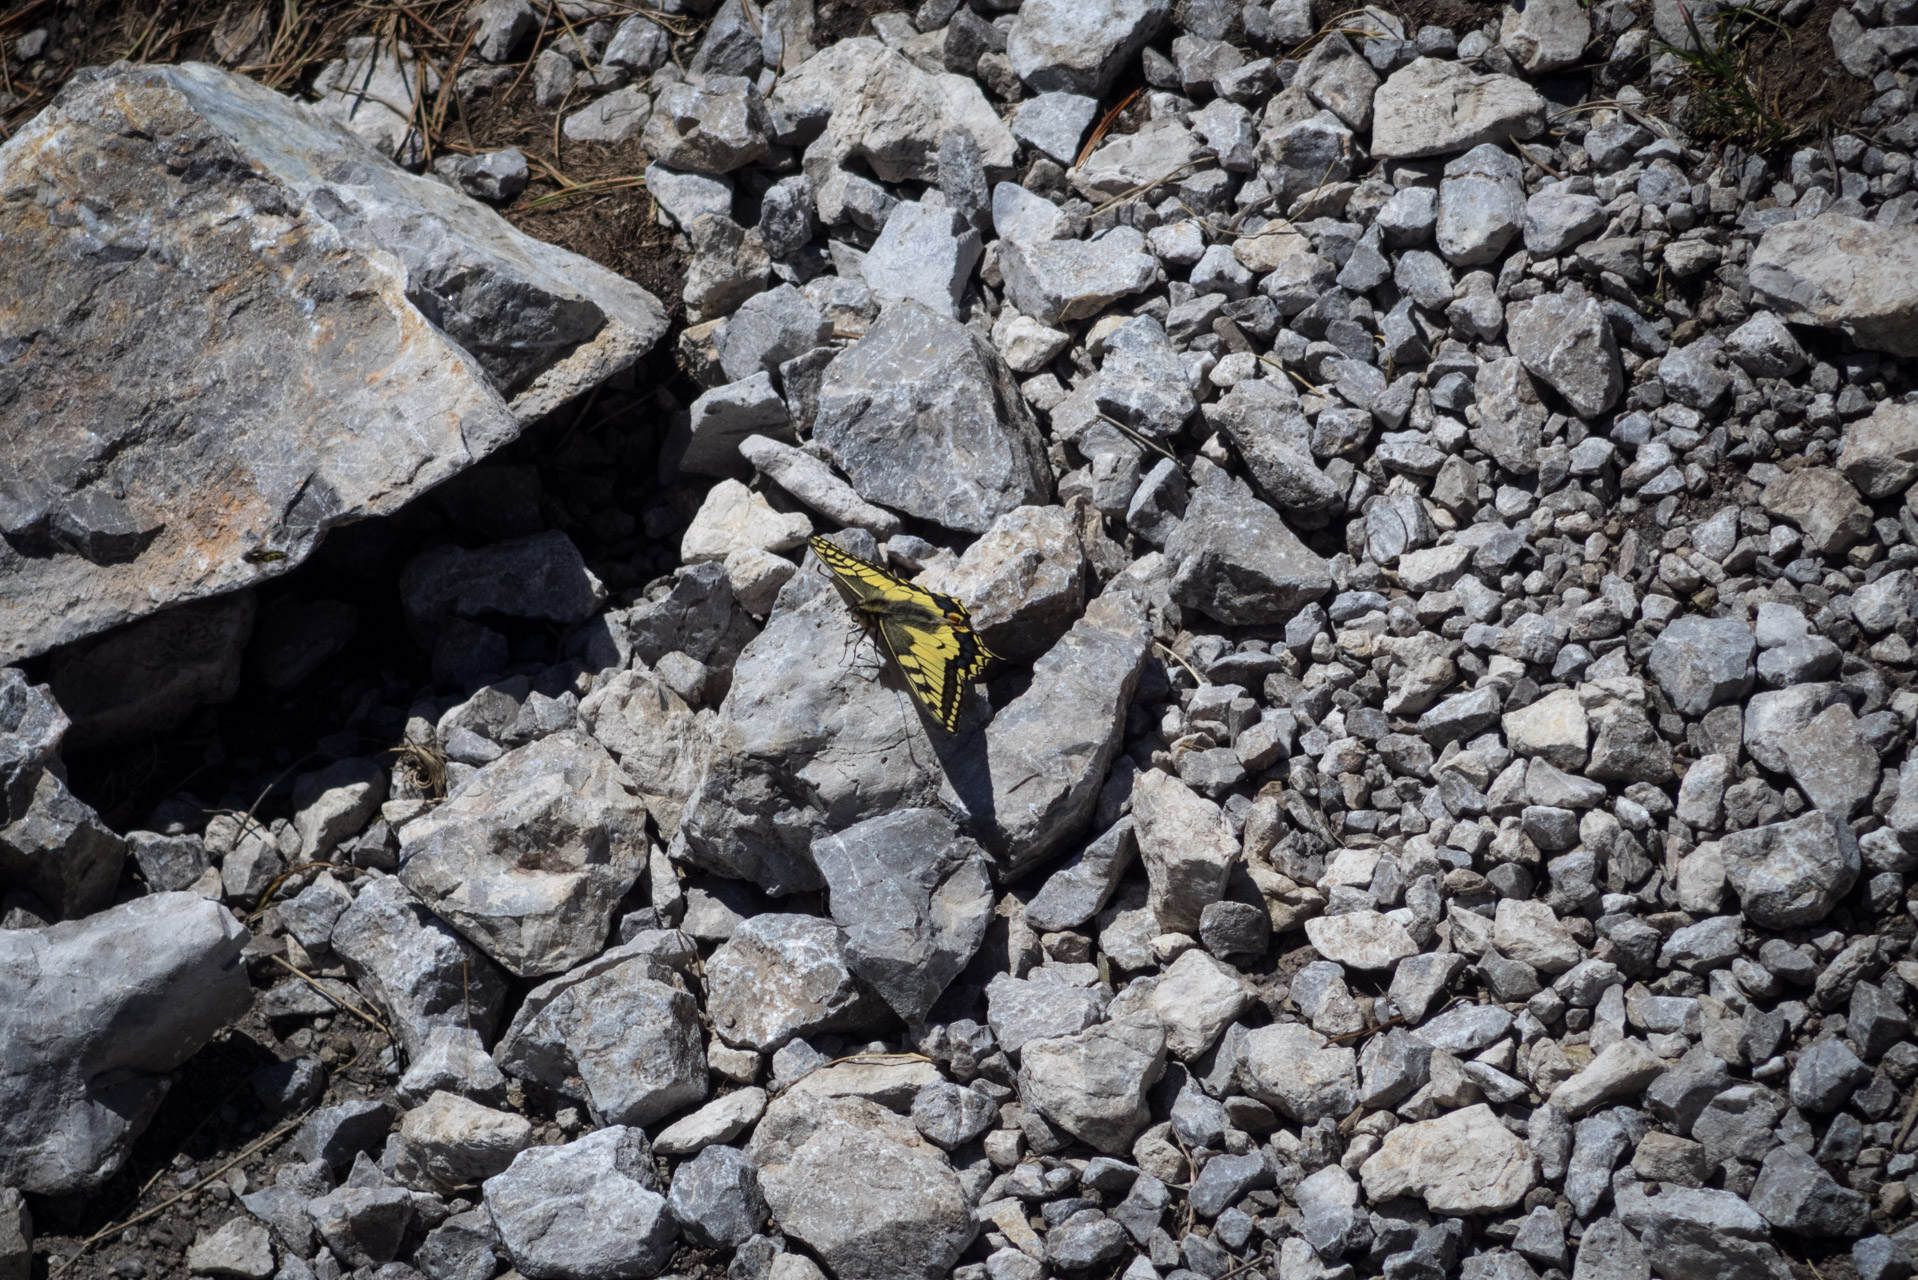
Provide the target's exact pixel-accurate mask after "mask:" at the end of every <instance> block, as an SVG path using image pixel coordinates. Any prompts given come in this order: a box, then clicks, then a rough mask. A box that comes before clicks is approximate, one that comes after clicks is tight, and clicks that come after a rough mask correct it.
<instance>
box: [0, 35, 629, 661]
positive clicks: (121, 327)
mask: <svg viewBox="0 0 1918 1280" xmlns="http://www.w3.org/2000/svg"><path fill="white" fill-rule="evenodd" d="M128 113H131V114H130V115H129V114H128ZM116 118H119V119H133V118H137V119H139V120H142V121H144V122H146V123H145V124H143V125H142V126H140V127H139V128H132V127H130V126H129V127H128V128H126V129H122V128H121V127H120V126H119V125H116V124H114V123H113V120H114V119H116ZM23 136H29V135H23ZM30 136H31V137H32V138H34V139H37V141H35V142H34V143H33V144H32V145H31V146H30V147H29V148H28V149H27V150H21V149H19V148H14V149H12V150H11V151H10V153H9V154H10V155H11V156H18V157H21V158H22V160H21V161H20V163H22V164H24V165H25V167H24V168H20V169H18V170H16V171H14V172H11V173H10V174H9V178H8V181H9V183H10V184H11V185H13V186H15V187H20V188H21V189H23V190H33V191H36V192H39V193H40V194H39V196H38V197H37V198H36V199H35V200H33V201H29V202H28V203H27V204H24V205H20V206H18V211H19V212H20V213H21V216H28V215H26V214H25V212H24V211H26V210H28V209H44V208H50V207H52V206H54V205H56V204H58V203H60V202H61V201H62V200H65V199H67V198H69V197H68V196H67V195H65V194H63V193H65V192H68V191H70V190H75V189H80V188H81V187H84V188H85V189H86V190H88V191H91V192H93V193H95V194H96V195H99V196H101V197H102V198H106V199H109V200H110V203H111V206H112V210H113V212H111V213H102V214H101V215H99V217H97V218H95V220H94V221H93V224H92V229H91V230H83V229H82V228H81V227H79V226H78V225H77V224H76V225H67V224H65V223H63V222H60V221H59V220H52V221H49V220H46V219H44V218H41V219H40V221H39V222H38V223H37V224H35V225H33V226H28V225H22V226H20V227H17V228H15V229H14V230H15V231H16V232H17V233H18V234H17V235H14V234H12V233H10V238H11V239H15V240H17V241H18V244H17V245H16V254H15V256H16V258H19V255H22V254H26V255H29V256H31V255H32V254H33V253H36V252H40V253H51V254H55V255H58V257H59V259H60V261H61V262H62V263H63V264H64V265H63V266H62V267H61V268H60V269H59V270H57V271H55V270H47V271H24V272H14V273H11V274H10V275H9V282H10V283H11V284H12V285H13V286H14V288H13V290H12V292H11V293H10V295H9V296H8V299H7V310H8V312H9V313H10V314H18V315H27V314H42V315H45V314H61V313H62V311H61V309H60V308H59V307H58V306H57V305H53V304H50V303H48V302H46V301H43V300H40V299H39V296H38V292H37V291H38V290H39V289H41V288H42V287H45V288H55V287H58V288H70V287H79V286H78V285H77V284H76V281H77V280H78V277H76V276H75V275H74V272H75V271H76V270H78V271H82V272H83V273H84V272H86V271H92V272H94V273H95V275H96V276H97V277H98V278H97V280H96V281H95V283H93V284H91V285H88V286H86V288H88V290H89V291H90V292H92V293H93V295H94V296H95V297H96V298H97V299H98V300H99V301H100V303H101V309H98V310H95V311H92V312H90V313H89V314H90V315H91V316H92V317H93V319H92V320H91V321H81V320H76V321H75V322H74V323H75V324H76V325H77V326H78V327H77V328H73V329H72V330H70V331H68V330H64V329H62V328H59V327H56V328H54V329H51V330H47V331H45V332H42V333H41V334H40V335H39V336H38V338H37V339H36V340H35V341H34V342H33V344H32V355H31V357H30V358H29V359H28V361H27V363H26V364H25V365H19V364H18V363H17V362H16V368H15V375H16V377H17V378H19V379H23V381H22V382H21V384H20V389H19V391H18V393H17V394H16V397H15V400H14V405H15V412H13V413H12V414H11V415H10V416H9V419H8V422H9V424H13V425H17V426H18V428H19V429H21V430H26V429H31V430H32V431H33V432H34V433H35V435H34V438H35V439H36V440H37V441H38V442H39V444H38V445H37V446H36V447H35V448H34V449H33V450H31V451H26V450H23V449H21V448H19V447H17V443H18V442H14V443H13V444H12V445H10V446H9V447H0V455H4V456H5V457H6V458H7V459H8V461H6V462H0V495H4V496H0V531H3V532H4V535H5V540H4V541H0V582H4V583H5V587H4V588H0V635H4V636H5V637H6V640H5V641H4V642H0V660H11V659H15V658H19V657H22V656H26V655H28V654H33V653H39V652H43V651H45V650H46V649H48V648H49V647H51V646H53V645H55V644H61V643H66V642H69V641H72V640H74V639H77V638H79V637H82V636H85V635H89V634H92V633H94V632H97V631H100V630H103V629H105V628H106V627H109V626H113V625H116V624H118V623H121V622H125V621H128V620H130V619H133V618H136V617H140V616H143V615H145V614H147V613H151V612H153V611H155V610H157V609H159V608H161V607H162V606H165V605H168V604H173V603H177V602H180V601H184V600H192V599H197V598H203V597H207V596H211V595H216V594H220V593H223V592H228V591H232V590H234V589H236V588H238V587H241V586H244V585H246V584H248V583H250V582H253V581H257V580H259V579H261V578H265V577H271V576H275V575H278V574H280V573H284V572H286V571H287V570H289V569H292V568H293V567H295V566H297V565H298V564H299V563H301V562H302V561H304V560H305V559H306V558H307V556H308V555H310V554H311V552H312V550H313V548H314V547H315V546H316V545H317V544H318V543H319V541H320V539H321V537H322V536H323V535H324V534H325V532H326V531H327V530H328V529H329V528H331V527H333V526H335V525H337V524H341V523H344V522H346V521H348V520H352V519H358V518H362V517H365V516H373V515H383V514H387V513H389V512H391V511H394V510H397V509H398V508H399V506H401V505H402V504H403V503H405V502H406V501H407V500H408V499H410V498H411V497H413V496H414V495H416V494H418V493H420V492H423V491H425V490H426V489H428V488H431V487H432V486H434V485H436V484H438V483H440V482H441V481H443V480H445V479H446V478H448V477H449V476H451V475H453V474H455V473H457V472H458V471H460V470H462V469H464V468H465V467H467V466H468V465H470V464H471V463H472V462H474V461H476V460H477V459H478V458H480V457H483V456H484V455H485V454H487V453H489V452H491V451H492V450H493V449H496V448H498V447H499V446H500V445H502V444H505V443H506V442H507V441H509V440H511V439H512V438H514V437H515V436H516V435H517V434H518V432H519V429H520V425H521V424H522V423H523V422H526V421H530V420H533V419H535V418H539V417H542V416H544V415H545V414H546V413H547V412H549V411H550V410H551V409H552V408H554V407H555V406H557V405H558V404H560V403H562V402H563V401H566V400H569V399H572V398H573V397H574V396H576V395H578V394H580V393H581V392H583V391H585V390H587V389H588V388H590V387H592V386H594V385H597V384H598V383H599V382H600V381H601V380H603V379H604V378H605V377H607V376H608V375H610V374H612V373H614V372H616V371H618V370H619V369H622V368H624V367H626V366H627V365H629V364H631V363H632V362H633V361H634V360H635V359H637V358H638V357H639V356H640V355H641V354H642V353H644V352H645V351H646V350H647V349H648V348H650V347H651V346H652V344H653V343H654V342H655V341H656V340H657V339H658V337H659V335H660V334H661V333H663V332H664V330H665V324H666V318H665V312H664V310H663V308H661V307H660V306H659V304H658V302H657V301H656V300H654V299H653V298H652V297H651V296H650V295H649V294H647V293H646V292H645V291H644V290H642V289H640V288H639V287H638V286H636V285H634V284H632V283H630V282H629V281H626V280H624V279H622V278H620V277H618V276H616V275H614V274H613V273H611V272H609V271H606V270H605V269H603V268H601V267H599V266H597V265H596V264H594V263H591V262H589V261H587V260H585V259H583V258H580V257H578V256H576V255H574V254H571V253H568V252H566V251H564V250H561V249H559V248H556V247H554V246H552V245H548V244H544V243H541V242H539V241H536V240H533V239H531V238H529V237H526V236H524V235H522V234H521V233H519V232H518V231H516V230H514V229H513V228H512V227H510V226H509V225H508V224H507V223H506V222H505V221H504V220H502V219H501V218H500V217H499V216H498V215H497V214H495V213H493V212H491V211H490V210H487V209H486V208H485V207H483V206H481V205H479V204H476V203H474V202H473V201H471V200H469V199H468V198H467V197H466V196H464V195H462V194H460V193H459V192H456V191H454V190H452V189H451V188H449V187H447V186H445V185H444V184H442V183H441V182H439V181H438V180H437V179H434V178H431V177H420V176H415V175H411V174H407V173H405V172H403V171H401V170H400V169H398V168H396V167H395V166H393V165H392V164H391V163H390V162H389V161H387V160H386V159H384V158H383V157H381V156H380V155H379V154H377V153H376V152H375V151H374V150H373V149H372V148H371V147H369V146H368V145H367V144H366V143H365V142H363V141H361V139H360V138H358V137H357V136H355V135H354V134H353V133H352V132H351V131H349V130H348V129H346V128H343V127H341V126H340V125H338V124H335V123H333V122H331V121H329V120H326V119H325V118H323V117H322V116H321V115H319V114H316V113H312V112H308V111H305V110H303V109H301V108H300V107H299V106H297V105H296V104H294V103H293V102H291V101H289V100H287V99H285V98H283V97H280V96H279V95H277V94H275V93H273V92H272V91H270V90H267V89H265V88H263V87H261V86H260V85H258V84H256V83H254V82H252V81H250V80H247V79H245V78H244V77H240V76H237V75H232V74H230V73H228V72H225V71H221V70H218V69H216V68H214V67H211V66H205V65H202V64H197V63H189V64H185V65H181V66H172V67H157V66H155V67H147V66H138V67H136V66H127V67H123V68H115V69H111V70H107V71H102V72H99V73H96V74H94V75H92V76H91V78H89V79H87V80H85V81H84V82H76V83H75V84H74V85H73V86H72V91H71V92H69V93H68V94H67V95H66V96H65V97H64V98H63V99H62V100H61V102H60V103H59V104H58V105H57V106H55V107H54V108H52V109H50V110H48V111H46V112H43V113H42V114H41V115H40V116H39V117H38V118H37V119H36V120H35V121H34V122H33V124H32V125H31V127H30ZM182 148H184V149H187V150H192V151H194V152H195V153H196V154H201V155H205V156H209V157H211V156H215V155H217V156H220V157H223V158H222V160H221V161H220V162H218V163H207V164H204V165H200V166H196V167H194V168H192V169H191V171H190V172H188V171H180V170H177V169H176V168H175V167H173V166H172V160H171V157H173V156H175V155H177V154H180V153H181V149H182ZM29 155H30V156H32V157H33V159H32V160H31V161H30V162H29V161H26V160H25V157H27V156H29ZM315 156H331V157H333V161H331V162H329V163H328V164H326V165H324V166H321V165H318V164H316V163H315V162H314V160H313V157H315ZM101 166H104V168H102V167H101ZM98 172H111V173H112V174H114V175H115V177H114V179H113V187H112V190H111V192H110V193H108V192H107V191H106V189H104V188H102V187H101V186H100V182H99V179H98V176H97V174H98ZM89 174H91V175H94V176H86V175H89ZM182 183H184V184H185V185H184V186H183V185H181V184H182ZM241 183H244V184H246V186H245V191H246V194H245V195H244V196H242V195H240V186H239V185H238V184H241ZM76 184H78V185H76ZM235 200H241V201H242V202H243V204H244V205H245V207H246V208H248V209H249V210H252V211H253V212H252V213H250V214H249V215H248V216H246V217H241V218H237V219H236V218H233V217H232V216H231V211H232V209H233V208H234V207H235V205H234V204H233V202H234V201H235ZM159 210H164V211H165V212H164V214H162V213H160V212H159ZM102 218H104V219H106V220H105V221H101V220H100V219H102ZM262 219H270V220H273V225H274V227H275V229H274V230H273V231H272V232H271V233H265V232H263V231H262V226H263V225H264V224H263V223H262V221H261V220H262ZM136 227H137V228H139V229H138V230H137V231H136V230H134V228H136ZM128 235H133V236H136V237H137V238H138V240H139V243H141V244H142V245H143V246H145V248H144V250H143V254H142V256H140V257H139V258H138V259H136V260H134V261H132V262H131V263H130V264H129V263H128V262H123V261H121V259H120V258H119V257H118V256H116V255H117V251H116V250H112V249H110V248H109V247H108V246H110V245H113V244H118V243H121V241H122V240H123V239H124V237H126V236H128ZM176 243H177V244H178V245H185V244H187V243H191V244H192V246H193V252H192V253H191V254H190V255H187V256H182V251H181V250H179V249H177V248H175V249H169V248H166V247H165V246H167V245H171V244H176ZM269 244H270V245H272V246H273V248H272V249H271V251H268V250H267V249H266V248H265V247H264V246H266V245H269ZM30 245H37V246H39V247H38V249H33V248H30V247H29V246H30ZM62 246H66V247H64V248H63V247H62ZM88 246H91V247H88ZM288 254H294V255H297V256H299V257H300V258H301V260H303V261H311V262H312V263H313V264H315V265H314V268H313V269H314V270H317V271H319V272H320V275H319V276H317V277H312V278H311V280H312V284H311V289H309V287H308V286H307V285H298V286H295V285H294V284H292V283H291V282H292V281H293V280H294V279H295V277H294V276H284V277H283V276H282V274H281V273H280V271H279V267H278V266H277V265H275V264H276V263H281V262H283V261H285V260H286V255H288ZM176 259H177V260H179V261H188V260H190V261H191V262H193V263H194V264H196V265H195V267H194V269H193V270H190V271H185V272H180V271H171V270H168V271H163V272H159V274H155V271H156V270H157V268H158V267H159V264H160V263H161V262H162V261H173V260H176ZM19 260H20V261H23V262H24V261H26V260H27V259H26V258H19ZM88 262H91V263H92V265H91V266H86V265H85V264H87V263H88ZM76 264H77V265H76ZM142 264H145V265H142ZM296 274H297V278H298V279H300V280H308V276H307V275H306V274H304V273H296ZM213 289H217V290H218V291H219V294H220V296H222V297H229V298H231V299H233V300H234V301H233V303H232V306H233V307H234V308H237V309H236V310H233V311H231V312H230V313H228V314H226V315H225V316H224V318H222V319H221V320H220V321H218V323H216V325H215V327H214V329H212V330H208V329H207V328H206V326H205V324H204V323H202V322H201V321H199V320H189V319H188V317H190V316H193V315H195V314H196V313H197V312H198V311H199V310H201V309H202V307H201V304H202V303H203V301H204V299H205V298H206V297H207V296H208V291H209V290H213ZM181 290H185V293H180V291H181ZM312 290H317V292H313V291H312ZM112 299H120V301H112V303H111V305H108V304H109V301H110V300H112ZM314 307H317V308H319V310H318V311H317V312H316V311H314V310H312V308H314ZM109 313H111V314H112V315H113V316H115V317H116V319H115V321H114V326H115V327H114V334H115V335H118V336H117V337H115V336H111V335H109V336H108V337H105V338H102V337H99V336H98V335H96V334H95V333H94V330H93V327H92V326H95V325H98V324H101V323H104V322H105V321H104V317H105V316H106V315H107V314H109ZM242 314H244V320H243V321H242V320H241V319H240V316H241V315H242ZM183 324H184V325H186V326H187V327H186V328H185V329H182V328H181V326H182V325H183ZM316 325H317V327H316ZM209 334H211V335H212V336H209ZM316 334H323V335H327V336H326V337H324V338H316V337H315V336H314V335H316ZM341 334H351V335H354V336H353V338H352V339H351V340H350V341H348V342H347V344H346V345H345V346H343V347H342V346H338V345H337V344H336V342H335V340H334V339H335V337H337V336H338V335H341ZM127 335H133V336H134V345H133V346H132V347H129V346H128V345H127V343H126V342H125V341H122V339H124V338H126V337H127ZM274 335H277V336H274ZM261 342H268V343H270V344H271V345H273V347H274V349H275V350H276V352H278V353H279V354H278V356H277V358H276V359H274V360H272V361H267V362H261V361H258V360H255V359H252V358H251V357H250V356H249V355H248V354H247V353H248V352H249V351H251V350H253V349H254V348H255V347H256V346H257V345H258V344H259V343H261ZM185 351H195V352H196V353H197V354H195V355H194V356H193V357H192V358H187V359H183V358H182V352H185ZM76 389H78V390H76ZM316 404H325V405H326V406H327V408H326V412H325V413H324V414H323V415H322V416H321V418H319V419H314V418H312V416H311V413H310V406H313V405H316ZM36 406H37V407H36ZM263 406H267V407H266V408H263ZM188 419H190V420H191V421H192V422H193V423H194V424H195V428H194V430H193V432H192V433H190V434H191V438H192V441H193V444H192V447H191V448H190V449H189V448H186V447H185V446H183V445H181V444H180V443H179V441H180V440H182V439H184V437H182V436H181V435H180V434H179V432H177V431H176V430H175V429H174V426H175V424H177V423H178V422H180V421H184V420H188ZM343 421H344V422H351V423H354V424H356V426H355V429H354V430H353V431H352V432H350V433H348V434H347V435H345V436H341V435H340V434H339V433H338V431H337V424H339V423H340V422H343ZM101 422H113V423H115V424H118V425H117V426H116V427H115V428H114V430H115V431H117V432H119V433H121V436H117V437H115V441H114V442H113V443H112V445H111V446H110V447H109V448H108V451H107V452H108V454H110V455H111V459H112V460H111V463H110V464H109V465H107V466H105V467H104V469H97V468H96V469H88V470H86V471H85V472H73V473H68V472H66V471H61V470H59V469H58V468H55V467H50V466H49V465H48V464H49V460H50V459H52V458H53V457H55V456H56V455H59V456H64V454H63V453H62V452H61V451H62V449H63V448H64V446H60V445H58V444H57V443H56V442H57V441H58V440H59V439H61V438H63V433H65V434H71V433H75V432H78V433H80V434H79V435H76V436H75V437H74V438H75V439H81V438H89V439H91V438H95V437H94V436H93V435H92V434H91V433H94V432H96V431H97V430H98V429H99V423H101ZM262 423H271V424H273V425H272V426H271V428H270V429H268V428H266V427H263V426H262ZM121 437H124V438H121ZM5 439H6V436H5V434H4V432H0V440H5ZM75 447H76V448H83V447H82V446H75ZM84 451H85V449H84V448H83V452H84ZM75 456H79V455H78V454H76V455H75ZM89 456H94V455H92V454H89ZM99 456H107V455H99ZM35 460H37V461H35ZM30 461H31V465H30V466H28V465H24V464H26V463H28V462H30ZM235 476H239V477H241V479H240V480H238V481H236V480H235V479H234V477H235ZM16 544H17V545H16Z"/></svg>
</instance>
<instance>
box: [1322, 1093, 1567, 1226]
mask: <svg viewBox="0 0 1918 1280" xmlns="http://www.w3.org/2000/svg"><path fill="white" fill-rule="evenodd" d="M1359 1176H1360V1178H1362V1179H1363V1180H1364V1182H1365V1194H1366V1195H1367V1196H1368V1197H1370V1198H1371V1199H1373V1200H1375V1201H1376V1200H1388V1199H1390V1198H1392V1197H1393V1196H1400V1195H1412V1196H1417V1197H1419V1198H1420V1199H1422V1200H1424V1201H1425V1207H1426V1208H1427V1209H1429V1210H1431V1211H1432V1212H1433V1213H1449V1214H1474V1213H1499V1212H1503V1211H1504V1210H1507V1209H1510V1208H1511V1207H1512V1206H1513V1205H1516V1204H1517V1203H1519V1201H1521V1200H1523V1199H1524V1198H1525V1193H1526V1192H1528V1191H1530V1190H1531V1189H1532V1188H1533V1187H1534V1186H1536V1185H1537V1184H1538V1162H1537V1161H1536V1160H1535V1159H1534V1158H1533V1157H1532V1153H1531V1152H1530V1151H1528V1150H1527V1149H1526V1147H1525V1143H1524V1142H1523V1141H1521V1140H1520V1139H1519V1138H1518V1137H1517V1136H1516V1135H1514V1134H1513V1133H1512V1132H1511V1130H1509V1129H1507V1128H1506V1127H1505V1126H1504V1125H1503V1124H1501V1123H1499V1119H1498V1117H1497V1116H1496V1115H1495V1114H1493V1112H1492V1109H1491V1108H1490V1107H1488V1106H1486V1105H1485V1104H1484V1103H1482V1102H1481V1103H1478V1104H1476V1105H1474V1106H1469V1107H1465V1108H1462V1109H1461V1110H1458V1111H1452V1112H1448V1113H1447V1114H1445V1115H1442V1116H1440V1117H1438V1118H1437V1119H1434V1120H1421V1121H1419V1122H1417V1123H1416V1124H1408V1125H1401V1126H1399V1127H1398V1128H1396V1129H1394V1130H1392V1131H1391V1132H1390V1133H1387V1134H1386V1135H1385V1142H1384V1145H1382V1146H1381V1147H1380V1148H1379V1149H1378V1150H1377V1151H1376V1152H1374V1153H1373V1154H1372V1155H1370V1156H1368V1157H1367V1158H1366V1161H1365V1163H1364V1164H1362V1165H1360V1166H1359Z"/></svg>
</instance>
